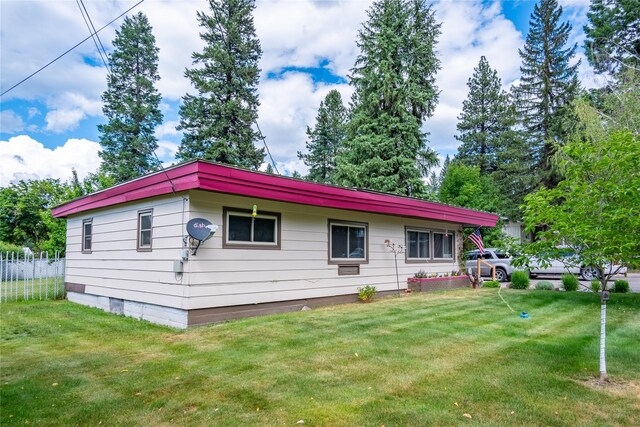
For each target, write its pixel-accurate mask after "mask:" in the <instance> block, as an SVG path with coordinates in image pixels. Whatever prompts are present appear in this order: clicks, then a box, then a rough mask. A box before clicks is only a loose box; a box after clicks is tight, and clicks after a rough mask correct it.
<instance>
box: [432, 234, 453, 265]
mask: <svg viewBox="0 0 640 427" xmlns="http://www.w3.org/2000/svg"><path fill="white" fill-rule="evenodd" d="M433 258H436V259H453V234H445V233H435V232H434V233H433Z"/></svg>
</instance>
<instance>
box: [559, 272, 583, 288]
mask: <svg viewBox="0 0 640 427" xmlns="http://www.w3.org/2000/svg"><path fill="white" fill-rule="evenodd" d="M562 287H563V288H564V290H565V291H577V290H578V288H579V287H580V283H578V279H577V278H576V276H574V275H573V274H569V273H565V274H563V275H562Z"/></svg>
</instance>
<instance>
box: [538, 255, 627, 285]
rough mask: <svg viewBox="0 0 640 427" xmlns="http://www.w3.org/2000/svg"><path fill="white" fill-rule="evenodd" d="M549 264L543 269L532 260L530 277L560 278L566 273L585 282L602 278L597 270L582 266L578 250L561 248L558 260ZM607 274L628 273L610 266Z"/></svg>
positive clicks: (607, 267)
mask: <svg viewBox="0 0 640 427" xmlns="http://www.w3.org/2000/svg"><path fill="white" fill-rule="evenodd" d="M549 262H550V265H548V266H546V267H542V266H541V265H540V264H538V263H537V261H536V260H535V259H534V260H532V262H531V264H530V265H529V275H530V276H531V277H536V276H538V275H542V274H544V275H556V276H560V275H562V274H564V273H571V274H574V275H576V276H578V275H579V276H580V277H582V279H583V280H592V279H597V278H598V277H599V276H600V273H599V271H598V269H597V268H595V267H591V266H585V265H581V263H580V259H579V258H578V255H577V253H576V250H575V249H574V248H571V247H562V248H559V250H558V258H556V259H550V260H549ZM605 272H607V273H608V274H611V273H616V274H624V273H626V272H627V267H624V266H620V265H617V264H609V265H608V266H606V267H605Z"/></svg>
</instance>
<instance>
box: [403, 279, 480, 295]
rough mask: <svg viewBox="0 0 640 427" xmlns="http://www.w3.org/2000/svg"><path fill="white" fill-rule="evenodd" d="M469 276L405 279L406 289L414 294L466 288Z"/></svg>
mask: <svg viewBox="0 0 640 427" xmlns="http://www.w3.org/2000/svg"><path fill="white" fill-rule="evenodd" d="M470 285H471V282H470V280H469V276H467V275H464V276H449V277H429V278H416V277H411V278H409V279H407V287H408V288H409V289H411V290H412V291H415V292H427V291H441V290H444V289H454V288H468V287H469V286H470Z"/></svg>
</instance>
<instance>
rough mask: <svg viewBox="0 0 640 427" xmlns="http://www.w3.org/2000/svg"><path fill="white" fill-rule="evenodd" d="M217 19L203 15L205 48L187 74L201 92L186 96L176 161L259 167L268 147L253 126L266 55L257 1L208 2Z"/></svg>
mask: <svg viewBox="0 0 640 427" xmlns="http://www.w3.org/2000/svg"><path fill="white" fill-rule="evenodd" d="M209 6H210V8H211V12H212V15H211V16H210V15H206V14H205V13H203V12H198V22H199V24H200V26H201V27H202V28H203V32H202V33H201V34H200V37H201V38H202V40H204V41H205V43H206V45H205V47H204V49H203V51H202V52H195V53H193V55H192V58H193V64H194V66H195V67H194V68H192V69H187V71H186V72H185V76H186V77H187V78H189V79H190V80H191V84H192V85H193V86H194V88H195V89H196V90H197V94H196V95H190V94H187V95H185V96H184V97H183V98H182V101H183V103H182V106H181V107H180V125H179V126H178V130H182V131H184V137H183V139H182V143H181V144H180V148H179V149H178V153H177V154H176V157H177V158H178V159H180V160H190V159H195V158H201V159H205V160H213V161H217V162H221V163H227V164H231V165H237V166H241V167H246V168H252V169H258V167H260V165H261V164H262V161H263V160H264V149H257V148H256V147H255V145H254V143H255V142H256V141H257V139H258V133H257V132H256V131H255V130H254V129H253V128H252V126H253V124H254V122H255V121H256V119H257V116H258V112H257V111H258V106H259V105H260V103H259V101H258V96H257V86H258V78H259V74H260V69H259V68H258V60H259V59H260V56H261V55H262V50H261V48H260V41H259V40H258V38H257V36H256V32H255V27H254V25H253V16H252V12H253V9H254V8H255V5H254V1H253V0H209Z"/></svg>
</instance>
